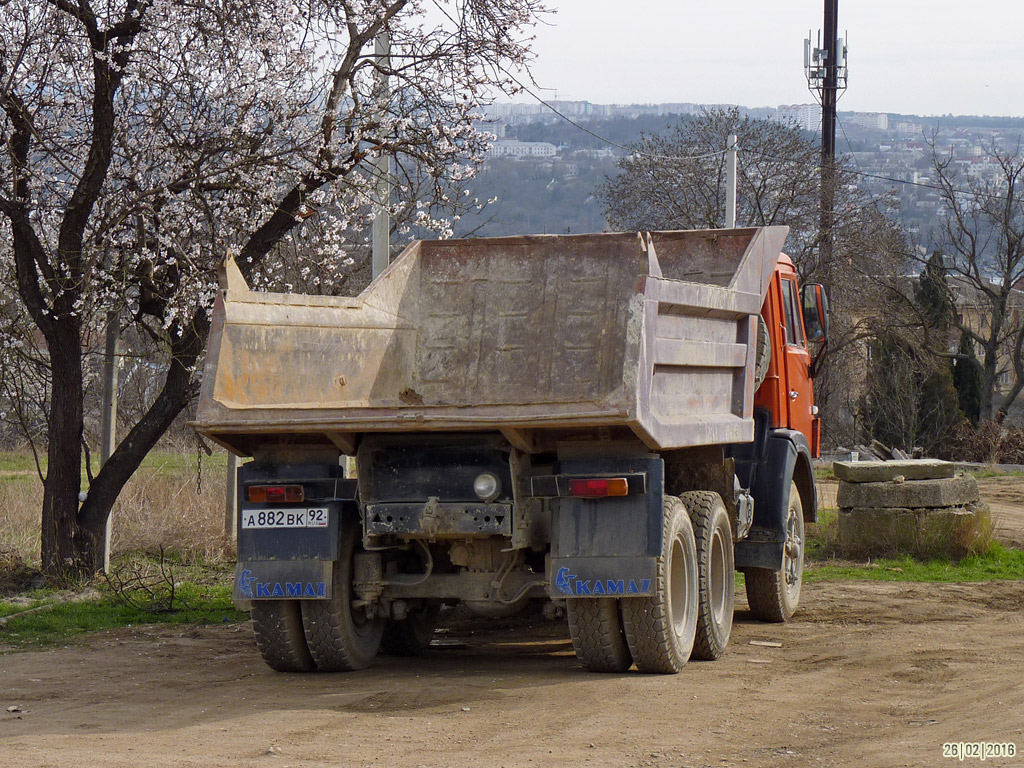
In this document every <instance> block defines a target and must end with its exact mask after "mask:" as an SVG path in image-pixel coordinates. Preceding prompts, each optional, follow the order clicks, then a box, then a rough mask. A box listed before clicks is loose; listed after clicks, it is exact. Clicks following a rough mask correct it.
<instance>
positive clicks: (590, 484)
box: [569, 477, 629, 498]
mask: <svg viewBox="0 0 1024 768" xmlns="http://www.w3.org/2000/svg"><path fill="white" fill-rule="evenodd" d="M569 495H570V496H580V497H583V498H600V497H602V496H628V495H629V482H628V481H627V480H626V478H624V477H600V478H599V477H588V478H586V479H584V480H570V481H569Z"/></svg>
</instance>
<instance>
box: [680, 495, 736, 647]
mask: <svg viewBox="0 0 1024 768" xmlns="http://www.w3.org/2000/svg"><path fill="white" fill-rule="evenodd" d="M679 498H680V499H681V500H682V502H683V504H684V505H685V506H686V508H687V510H689V512H690V521H691V522H692V523H693V532H694V537H695V538H696V543H697V575H698V582H699V586H698V610H697V633H696V637H695V639H694V643H693V658H695V659H700V660H702V661H714V660H715V659H717V658H719V657H720V656H721V655H722V653H723V652H724V651H725V646H726V645H727V644H728V643H729V635H730V634H731V633H732V616H733V609H734V607H735V600H736V566H735V562H736V561H735V554H734V552H733V546H732V527H731V526H730V525H729V513H728V512H727V511H726V509H725V504H724V503H723V502H722V497H721V496H719V495H718V494H717V493H714V492H712V491H691V492H689V493H684V494H681V495H680V497H679Z"/></svg>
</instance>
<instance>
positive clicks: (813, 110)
mask: <svg viewBox="0 0 1024 768" xmlns="http://www.w3.org/2000/svg"><path fill="white" fill-rule="evenodd" d="M775 116H776V119H777V120H778V121H779V122H780V123H790V124H796V126H797V127H798V128H800V129H801V130H804V131H813V132H817V130H818V128H819V127H820V126H821V107H820V106H818V105H817V104H780V105H779V107H778V109H777V110H776V112H775Z"/></svg>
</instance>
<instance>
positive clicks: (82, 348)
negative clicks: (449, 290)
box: [0, 0, 543, 574]
mask: <svg viewBox="0 0 1024 768" xmlns="http://www.w3.org/2000/svg"><path fill="white" fill-rule="evenodd" d="M542 11H543V8H542V7H541V6H540V5H539V3H538V1H537V0H437V1H436V2H435V3H434V4H433V5H432V6H431V7H430V9H429V13H428V9H427V8H426V7H425V5H424V4H422V3H420V2H418V1H417V0H331V1H328V0H312V1H311V2H303V3H296V2H294V0H218V1H217V2H199V3H184V2H180V0H105V1H104V2H102V3H99V2H95V0H7V1H6V2H4V3H3V23H2V24H0V141H2V151H0V214H2V216H0V269H3V270H5V271H6V272H7V273H8V274H10V275H12V276H13V278H14V283H15V285H16V286H17V294H18V298H19V301H20V304H21V307H22V310H23V311H24V313H26V314H27V316H28V317H29V318H30V319H31V328H32V329H37V330H38V332H39V334H40V335H41V337H42V342H41V345H39V348H40V349H44V350H45V357H46V360H47V363H48V366H49V371H50V376H51V377H52V385H51V386H50V388H49V396H48V400H47V402H46V403H45V408H46V430H47V435H46V438H47V440H46V442H47V462H46V475H45V487H44V498H43V510H42V517H43V530H42V562H43V567H44V569H45V570H46V571H47V572H49V573H52V574H56V573H60V572H65V571H73V572H78V573H89V572H91V571H92V570H93V568H94V567H95V565H96V562H97V560H96V558H97V554H98V546H99V543H100V540H101V534H102V531H103V526H104V524H105V521H106V519H107V516H108V515H109V512H110V509H111V506H112V504H113V503H114V501H115V499H116V497H117V495H118V493H119V492H120V490H121V488H122V487H123V486H124V483H125V482H126V481H127V480H128V478H129V477H130V476H131V475H132V473H133V472H134V471H135V470H136V469H137V467H138V466H139V464H140V463H141V461H142V458H143V457H144V456H145V454H146V453H147V452H148V451H149V450H150V449H151V448H152V447H153V445H154V444H155V443H156V441H157V440H158V439H159V438H160V436H161V435H162V434H163V433H164V431H165V430H166V429H167V427H168V426H169V425H170V424H171V423H172V421H173V420H174V419H175V417H176V416H177V415H178V414H179V413H180V412H181V411H182V409H183V408H185V407H186V405H187V404H188V403H189V402H190V401H191V399H192V398H193V397H194V395H195V392H196V385H197V381H196V371H197V364H198V362H199V360H200V358H201V355H202V353H203V348H204V344H205V339H206V335H207V330H208V326H209V310H210V307H211V306H212V301H213V297H214V294H215V292H216V278H215V275H216V266H217V264H218V263H219V262H220V261H221V260H222V258H223V256H224V254H225V253H226V252H227V251H228V250H229V249H233V250H234V251H235V252H236V253H237V254H238V257H239V258H238V261H239V266H240V267H241V269H242V272H243V274H245V275H246V276H247V277H251V278H254V277H259V276H260V275H261V274H262V275H264V276H266V275H270V276H273V275H274V274H275V272H274V269H275V265H274V264H272V263H270V262H271V261H272V260H273V259H276V258H278V257H284V256H285V255H287V254H288V253H290V252H292V251H290V250H289V249H288V248H287V247H280V246H282V245H287V243H288V242H289V241H290V240H291V239H292V238H294V237H296V235H297V233H302V236H303V237H304V238H306V242H305V247H304V248H303V249H301V254H302V258H303V259H306V260H309V263H308V264H307V265H306V266H308V267H310V269H311V270H313V268H314V267H315V268H316V269H319V270H325V271H326V272H328V273H331V274H338V273H340V272H343V271H344V270H345V269H346V268H347V266H348V265H347V264H346V262H345V257H344V255H343V253H342V247H343V245H344V244H345V242H346V238H348V239H351V237H352V233H357V232H360V231H362V230H363V228H364V227H365V224H366V221H367V217H368V215H369V206H370V203H371V202H372V201H373V196H374V181H375V179H374V174H373V165H372V162H371V161H372V160H374V158H376V157H379V156H380V155H381V154H382V153H383V154H386V155H390V156H392V157H393V158H394V160H393V162H394V165H395V167H396V168H398V169H399V171H400V173H401V174H402V176H401V177H400V179H401V180H400V182H399V184H398V187H397V189H396V194H395V198H394V200H396V201H397V200H399V199H401V200H403V201H404V203H405V207H404V209H403V207H402V206H400V205H399V204H397V203H394V202H392V201H388V202H392V205H393V207H395V208H396V210H395V213H396V214H399V215H405V217H406V219H407V220H408V221H410V222H411V223H412V224H414V225H416V226H418V227H421V228H430V229H432V230H433V231H435V232H438V233H439V234H441V235H442V236H444V235H445V234H447V233H448V232H449V231H450V223H449V222H448V220H447V219H446V218H445V214H444V211H445V210H446V208H447V207H448V206H449V205H450V204H451V203H452V202H453V201H455V200H456V199H458V198H459V195H460V194H461V190H462V187H463V183H464V181H465V180H466V179H467V178H469V177H470V176H472V174H473V173H474V171H475V169H476V167H478V166H479V164H480V163H481V162H482V157H483V151H484V149H485V147H486V144H487V140H488V136H487V135H485V134H481V133H480V132H478V131H477V130H475V129H474V127H473V122H474V119H475V118H476V116H477V112H478V106H479V104H480V101H481V98H482V97H483V96H484V95H485V94H486V93H489V92H493V91H494V90H495V89H497V90H502V89H504V90H506V91H510V90H511V91H514V90H515V89H516V88H517V87H518V86H516V85H515V81H514V80H512V79H511V78H510V76H509V75H507V74H506V70H507V69H515V68H522V67H523V66H525V65H526V64H527V63H528V61H529V56H530V52H529V47H528V46H529V39H530V38H529V37H528V29H529V27H530V26H531V25H532V24H533V23H534V21H535V19H536V17H537V15H538V14H539V13H541V12H542ZM385 31H386V32H387V33H388V35H389V37H390V42H391V52H392V53H391V59H390V64H387V63H386V62H385V61H383V60H381V59H378V58H377V57H375V56H374V55H373V43H374V39H375V38H376V37H377V36H378V34H380V33H382V32H385ZM383 76H388V77H389V78H390V79H391V88H390V89H384V88H382V87H380V82H381V81H380V78H381V77H383ZM413 195H417V196H416V197H413ZM309 220H316V221H317V223H318V227H317V228H316V229H315V230H313V229H307V227H306V222H307V221H309ZM312 262H315V264H314V263H312ZM302 267H303V265H302V264H299V265H298V272H299V273H300V274H309V273H310V272H308V271H307V272H306V273H303V271H302ZM313 271H315V270H313ZM111 310H116V311H120V312H121V313H122V317H123V318H125V320H124V322H125V324H126V325H132V326H134V327H135V328H136V330H137V331H138V332H139V333H140V334H145V335H146V336H148V337H149V338H150V339H151V340H152V342H153V344H154V345H156V346H157V347H158V348H159V349H160V350H161V351H162V354H163V357H164V360H165V365H164V366H163V367H162V370H163V372H164V373H163V381H162V384H161V386H160V388H159V392H158V394H157V395H156V396H155V398H154V399H153V400H152V402H151V403H150V404H149V406H148V408H147V409H146V411H145V413H144V414H143V415H142V416H141V417H140V418H139V419H138V420H137V421H136V422H135V423H134V424H132V425H131V426H130V429H129V430H128V432H127V435H126V436H125V437H124V438H123V439H122V440H121V442H120V444H119V445H118V446H117V448H116V450H115V452H114V455H113V456H112V458H111V460H110V461H108V462H106V463H105V464H104V466H103V467H102V469H101V470H100V472H99V473H98V474H97V475H96V477H95V478H93V479H92V481H91V482H90V483H89V486H88V490H87V493H86V494H85V495H84V501H82V502H81V503H80V501H79V494H80V491H81V479H80V472H81V459H82V451H83V422H84V418H83V397H84V394H85V373H84V372H85V369H86V364H85V363H86V356H87V354H88V351H89V349H90V346H91V344H92V340H93V339H95V338H97V337H98V335H99V331H100V329H101V327H102V325H103V323H104V322H105V318H106V317H107V313H108V312H109V311H111ZM3 330H4V332H5V335H6V340H7V342H9V343H22V344H24V343H30V344H36V340H35V339H34V338H33V336H34V334H33V333H32V332H30V333H29V337H28V338H27V337H26V334H25V331H24V327H23V324H22V323H21V322H20V320H19V321H18V322H16V323H14V324H13V325H11V326H9V327H8V328H6V329H3Z"/></svg>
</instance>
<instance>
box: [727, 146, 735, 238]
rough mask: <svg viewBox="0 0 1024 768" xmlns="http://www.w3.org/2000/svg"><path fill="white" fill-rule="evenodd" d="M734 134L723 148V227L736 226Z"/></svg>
mask: <svg viewBox="0 0 1024 768" xmlns="http://www.w3.org/2000/svg"><path fill="white" fill-rule="evenodd" d="M737 149H738V147H737V146H736V134H735V133H730V134H729V138H728V139H727V140H726V148H725V178H726V182H725V183H726V186H725V228H726V229H732V228H734V227H735V226H736V154H737Z"/></svg>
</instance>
